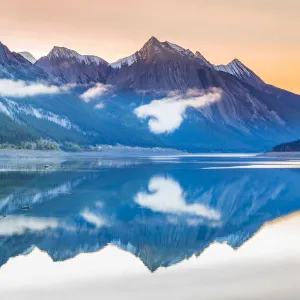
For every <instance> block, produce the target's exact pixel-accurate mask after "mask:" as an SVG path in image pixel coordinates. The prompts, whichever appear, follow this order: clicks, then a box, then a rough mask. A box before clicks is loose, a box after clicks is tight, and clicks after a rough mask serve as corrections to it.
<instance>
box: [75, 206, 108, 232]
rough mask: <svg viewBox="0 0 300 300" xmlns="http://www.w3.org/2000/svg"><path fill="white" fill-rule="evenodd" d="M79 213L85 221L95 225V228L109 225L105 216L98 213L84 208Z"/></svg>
mask: <svg viewBox="0 0 300 300" xmlns="http://www.w3.org/2000/svg"><path fill="white" fill-rule="evenodd" d="M80 215H81V217H82V218H83V219H84V220H85V221H86V222H88V223H90V224H93V225H95V226H96V227H97V228H101V227H103V226H109V222H108V220H107V219H106V218H104V217H103V216H101V215H100V214H96V213H94V212H92V211H90V210H89V209H84V210H83V211H82V212H81V214H80Z"/></svg>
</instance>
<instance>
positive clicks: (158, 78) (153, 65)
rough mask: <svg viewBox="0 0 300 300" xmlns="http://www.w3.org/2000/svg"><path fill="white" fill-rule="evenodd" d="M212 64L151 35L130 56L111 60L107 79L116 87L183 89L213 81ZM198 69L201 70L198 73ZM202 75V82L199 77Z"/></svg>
mask: <svg viewBox="0 0 300 300" xmlns="http://www.w3.org/2000/svg"><path fill="white" fill-rule="evenodd" d="M211 66H212V65H211V64H210V63H209V62H208V61H207V60H206V59H204V58H203V57H202V55H201V54H200V53H199V52H197V53H196V54H194V53H193V52H191V51H190V50H186V49H184V48H182V47H180V46H177V45H175V44H172V43H169V42H159V41H158V40H157V39H156V38H154V37H152V38H151V39H150V40H149V41H148V42H147V43H146V44H145V45H144V46H143V47H142V48H141V49H140V50H139V51H137V52H136V53H135V54H133V55H132V56H130V57H127V58H124V59H122V60H120V61H118V62H116V63H113V64H111V67H112V71H111V73H110V76H109V77H108V80H107V82H108V83H110V84H112V85H115V86H117V87H118V88H120V89H133V90H135V91H141V90H142V91H144V90H146V91H171V90H179V91H185V90H187V89H189V88H205V86H207V85H208V84H207V82H209V83H210V86H211V85H213V83H214V82H213V77H214V74H212V75H210V74H208V73H209V72H211V73H215V71H214V70H213V69H212V67H211ZM199 70H202V73H201V74H199ZM201 76H202V77H204V79H205V80H204V81H205V82H204V83H203V82H202V81H201V78H199V77H201Z"/></svg>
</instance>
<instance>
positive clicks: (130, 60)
mask: <svg viewBox="0 0 300 300" xmlns="http://www.w3.org/2000/svg"><path fill="white" fill-rule="evenodd" d="M136 61H137V57H136V54H132V55H130V56H127V57H124V58H121V59H119V60H117V61H116V62H114V63H111V64H110V66H111V67H112V68H113V69H120V68H121V67H122V66H131V65H132V64H134V63H135V62H136Z"/></svg>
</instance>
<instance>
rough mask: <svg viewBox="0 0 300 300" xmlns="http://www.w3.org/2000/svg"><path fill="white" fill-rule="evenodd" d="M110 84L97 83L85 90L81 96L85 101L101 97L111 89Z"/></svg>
mask: <svg viewBox="0 0 300 300" xmlns="http://www.w3.org/2000/svg"><path fill="white" fill-rule="evenodd" d="M110 88H111V86H110V85H105V84H103V83H97V84H96V85H95V86H94V87H92V88H90V89H88V90H87V91H85V92H84V93H83V94H82V95H81V96H80V98H81V99H82V100H84V101H85V102H89V101H91V100H92V99H94V98H96V97H100V96H102V95H104V94H106V93H107V92H108V91H109V90H110Z"/></svg>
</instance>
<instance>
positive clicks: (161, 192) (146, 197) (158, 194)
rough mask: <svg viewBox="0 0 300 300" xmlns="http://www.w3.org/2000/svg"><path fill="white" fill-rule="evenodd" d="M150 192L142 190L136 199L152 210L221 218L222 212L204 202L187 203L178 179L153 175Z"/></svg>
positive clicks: (149, 187)
mask: <svg viewBox="0 0 300 300" xmlns="http://www.w3.org/2000/svg"><path fill="white" fill-rule="evenodd" d="M148 189H149V192H150V193H145V192H140V193H138V194H137V195H136V196H135V198H134V200H135V202H136V203H138V204H139V205H141V206H143V207H146V208H149V209H151V210H152V211H157V212H162V213H171V214H188V215H195V216H198V217H203V218H206V219H209V220H220V218H221V215H220V213H219V212H218V211H217V210H215V209H213V208H210V207H208V206H207V205H204V204H198V203H193V204H188V203H186V199H185V195H184V192H183V190H182V188H181V186H180V185H179V183H178V182H177V181H174V180H173V179H172V178H164V177H153V178H152V179H151V180H150V182H149V185H148Z"/></svg>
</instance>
